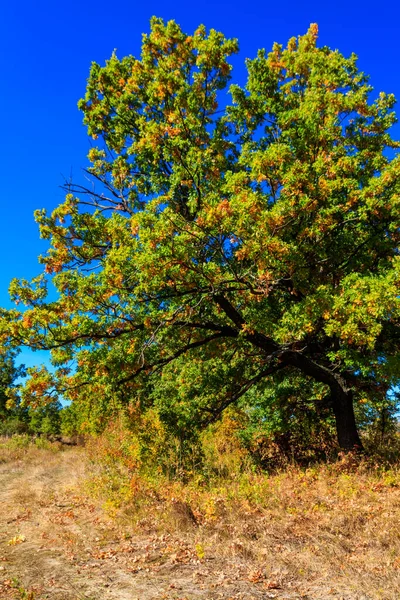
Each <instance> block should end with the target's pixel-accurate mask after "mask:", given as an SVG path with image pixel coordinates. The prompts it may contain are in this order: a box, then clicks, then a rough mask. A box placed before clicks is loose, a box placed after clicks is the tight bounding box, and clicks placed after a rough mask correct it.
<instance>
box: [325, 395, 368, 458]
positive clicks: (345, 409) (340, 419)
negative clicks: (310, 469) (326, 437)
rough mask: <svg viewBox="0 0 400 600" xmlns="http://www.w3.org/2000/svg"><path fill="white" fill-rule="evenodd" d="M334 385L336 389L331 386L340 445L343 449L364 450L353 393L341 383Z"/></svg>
mask: <svg viewBox="0 0 400 600" xmlns="http://www.w3.org/2000/svg"><path fill="white" fill-rule="evenodd" d="M334 387H335V389H332V387H331V396H332V400H333V412H334V414H335V420H336V431H337V436H338V442H339V446H340V447H341V448H342V449H343V450H354V451H356V452H360V451H362V450H363V445H362V442H361V440H360V436H359V435H358V430H357V425H356V419H355V416H354V407H353V393H352V392H351V390H345V389H343V388H342V387H341V386H339V385H337V386H334Z"/></svg>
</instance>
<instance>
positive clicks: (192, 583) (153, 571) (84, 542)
mask: <svg viewBox="0 0 400 600" xmlns="http://www.w3.org/2000/svg"><path fill="white" fill-rule="evenodd" d="M39 454H40V453H39ZM83 476H84V467H83V460H82V449H80V448H74V449H68V450H65V451H62V452H57V453H50V452H43V453H42V456H41V457H40V456H39V455H38V456H37V457H36V459H35V460H30V461H28V462H27V461H25V460H20V461H12V462H6V463H5V464H2V465H0V598H1V599H2V600H3V599H9V598H10V599H11V598H12V599H14V598H20V599H21V600H24V599H25V600H42V599H45V598H46V599H51V600H103V599H104V600H106V599H107V600H113V599H119V600H172V599H175V600H178V599H179V600H192V599H193V600H220V599H226V600H228V599H230V600H251V599H254V600H256V599H259V598H263V599H266V598H279V599H281V600H283V599H287V600H299V599H300V598H303V599H307V598H311V596H308V595H306V594H304V593H301V592H300V591H299V590H294V589H288V590H283V589H278V587H279V586H275V584H274V582H271V581H267V582H266V581H265V580H262V579H261V578H259V577H258V575H257V572H252V571H251V565H250V564H246V561H245V560H243V562H238V561H236V562H235V561H233V560H231V561H228V560H227V559H226V558H218V557H216V556H215V557H212V556H211V557H208V558H206V559H203V560H199V558H198V555H197V553H196V549H195V543H194V541H193V533H192V534H191V535H189V534H188V535H186V534H185V533H184V532H183V533H182V536H179V537H177V536H171V535H162V536H157V535H150V534H149V535H148V536H139V537H137V536H134V537H130V536H129V534H128V533H127V531H126V530H125V531H123V530H121V529H120V528H118V526H117V525H116V524H115V522H113V521H110V519H109V518H107V516H106V515H105V513H104V512H103V511H102V509H101V508H100V507H98V506H95V505H94V504H91V503H90V502H88V500H87V498H86V497H85V495H84V494H83V493H82V490H81V488H82V481H83ZM313 597H314V598H315V596H313Z"/></svg>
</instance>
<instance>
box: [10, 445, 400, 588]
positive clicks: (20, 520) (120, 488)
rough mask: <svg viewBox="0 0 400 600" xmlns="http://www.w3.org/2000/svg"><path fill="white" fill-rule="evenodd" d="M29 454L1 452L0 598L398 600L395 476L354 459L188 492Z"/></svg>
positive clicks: (203, 484) (399, 501) (398, 489)
mask: <svg viewBox="0 0 400 600" xmlns="http://www.w3.org/2000/svg"><path fill="white" fill-rule="evenodd" d="M21 444H22V442H21V441H20V440H19V441H18V440H17V441H14V442H12V443H10V442H9V441H7V442H5V443H0V457H1V459H2V464H0V478H1V481H2V488H1V490H0V495H1V496H2V498H1V501H2V503H3V506H4V507H5V512H4V513H3V515H0V521H1V519H3V520H2V522H1V523H0V525H1V527H0V529H2V530H3V531H4V532H5V534H4V536H5V537H4V540H5V545H4V547H3V549H2V551H1V552H0V558H1V557H2V552H3V557H4V559H5V562H3V563H1V564H2V565H4V566H5V571H2V572H1V573H0V575H1V574H2V573H4V577H3V584H1V579H2V577H1V576H0V597H1V598H3V597H4V598H7V599H8V598H10V599H11V598H12V599H14V598H25V599H27V598H29V600H30V599H31V598H34V599H35V600H42V599H44V598H51V599H52V600H81V599H84V598H86V599H87V598H91V599H93V598H96V600H103V599H106V598H110V599H111V598H113V599H114V598H115V599H118V600H123V599H126V600H132V599H134V598H140V600H155V599H160V600H161V599H170V600H173V599H175V600H178V599H180V600H183V599H186V600H192V599H193V600H194V599H199V600H217V599H226V600H228V599H235V600H236V599H237V600H239V599H243V600H244V599H246V600H251V599H253V600H255V599H258V598H263V599H265V598H277V599H282V600H284V599H287V600H300V599H303V600H334V599H335V600H339V599H340V598H341V599H342V600H378V599H379V600H398V598H399V597H400V530H399V522H400V472H399V471H398V470H397V468H390V469H389V468H387V469H382V468H378V467H376V466H374V465H372V464H371V463H368V462H366V461H364V462H361V463H357V462H353V461H352V460H351V459H349V458H343V459H342V460H341V461H339V462H337V463H334V464H331V465H325V466H319V467H315V468H309V469H299V468H295V467H290V468H288V469H286V470H285V471H282V472H280V473H276V474H273V475H269V476H268V475H265V474H254V473H253V474H252V473H250V472H242V473H237V474H236V475H235V474H234V473H231V475H230V476H229V477H228V476H225V477H215V478H210V479H208V480H207V481H204V479H201V480H198V481H195V480H194V479H192V480H189V481H187V482H186V483H183V482H180V481H168V480H167V479H166V478H163V477H161V476H158V477H155V476H154V474H153V476H152V477H150V475H148V476H147V477H146V475H145V474H139V473H138V472H135V471H132V470H129V468H126V465H124V464H121V463H118V457H116V458H115V457H114V458H115V460H114V462H110V461H106V462H105V463H104V462H102V457H101V455H99V454H97V458H98V461H97V463H96V465H94V463H93V462H92V461H91V459H90V457H89V455H88V451H87V450H85V449H82V448H80V449H72V450H71V449H67V450H65V451H62V452H60V451H59V448H58V449H57V448H55V447H42V448H38V447H37V445H35V444H28V445H26V446H24V447H23V448H21V447H20V446H21ZM93 450H94V449H93V448H92V451H93ZM95 454H96V453H95ZM92 457H93V452H92ZM113 465H114V466H113ZM116 473H117V474H118V478H116V477H115V474H116ZM88 475H89V477H88ZM84 490H86V491H84ZM88 494H89V496H88ZM101 506H103V507H104V508H105V510H103V509H101ZM16 534H23V535H24V536H25V537H26V541H25V542H24V543H21V544H18V545H15V546H13V545H11V546H10V545H8V543H7V540H10V538H12V537H14V536H15V535H16ZM89 575H90V577H89ZM110 582H112V584H110ZM110 586H111V587H110ZM2 594H3V595H2ZM28 594H30V596H29V595H28Z"/></svg>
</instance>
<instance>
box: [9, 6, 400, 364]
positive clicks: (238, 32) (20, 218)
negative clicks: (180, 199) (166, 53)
mask: <svg viewBox="0 0 400 600" xmlns="http://www.w3.org/2000/svg"><path fill="white" fill-rule="evenodd" d="M152 15H156V16H161V17H163V18H164V19H167V20H168V19H175V20H176V21H177V22H178V23H179V24H180V25H181V26H182V27H183V28H184V29H186V31H187V32H188V33H190V32H192V31H193V30H194V29H195V28H196V27H197V26H198V25H199V24H200V23H204V24H205V25H206V26H207V27H209V28H210V27H213V28H215V29H218V30H221V31H222V32H223V33H224V34H225V35H226V36H229V37H237V38H239V42H240V48H241V51H240V54H239V56H238V57H235V58H234V61H233V62H234V73H233V79H234V80H236V81H238V82H239V83H244V79H245V70H244V66H243V63H244V59H245V58H246V57H247V58H252V57H254V56H255V54H256V52H257V49H258V48H260V47H265V48H266V49H269V48H270V47H271V45H272V43H273V42H274V41H277V42H281V43H285V42H286V41H287V39H288V38H290V37H292V36H293V35H298V34H301V33H304V32H305V31H306V30H307V28H308V26H309V24H310V23H311V22H317V23H318V24H319V28H320V44H321V45H328V46H330V47H332V48H338V49H339V50H340V51H341V52H342V53H343V54H345V55H348V54H350V53H351V52H355V53H356V54H357V55H358V56H359V66H360V68H361V69H362V70H364V71H365V72H366V73H368V74H370V76H371V83H372V85H373V86H374V88H375V90H376V92H379V91H386V92H393V93H395V94H396V95H397V97H398V98H399V99H400V78H399V72H400V68H399V65H400V43H399V37H400V36H399V33H400V27H399V25H398V23H399V17H400V6H399V5H398V3H397V2H396V1H395V0H389V1H387V2H385V3H381V4H379V3H376V2H374V3H373V2H371V1H370V0H366V1H364V2H361V0H353V1H345V0H340V1H336V2H335V1H332V2H327V3H325V2H322V1H309V0H303V1H302V2H295V1H286V2H285V1H284V0H281V2H266V1H265V0H264V1H262V0H256V1H251V0H248V1H247V2H236V1H234V0H233V1H231V2H227V1H225V2H220V1H216V2H207V1H206V2H204V1H203V2H197V3H194V2H182V1H178V0H171V1H170V2H160V1H153V2H140V3H139V2H136V1H134V0H133V1H130V2H128V1H126V0H119V1H118V2H115V3H112V2H109V1H108V2H105V1H104V0H97V1H96V2H85V3H83V2H79V1H78V0H71V1H70V2H60V3H58V2H54V1H53V2H49V1H41V0H39V1H36V2H33V1H30V2H28V1H26V0H25V1H24V0H22V1H21V2H19V3H17V4H15V5H14V6H12V5H11V2H10V0H8V2H7V3H3V6H2V9H1V18H0V47H1V48H0V61H1V80H0V92H1V93H0V114H1V115H2V127H1V135H2V143H1V145H0V155H1V156H0V169H1V196H2V202H1V215H2V221H1V223H2V235H1V236H0V305H1V306H10V301H9V298H8V292H7V290H8V285H9V282H10V280H11V278H12V277H18V278H22V277H25V278H30V277H32V276H34V275H36V274H37V273H38V272H39V270H40V266H39V265H38V263H37V256H38V255H39V254H40V253H43V252H45V250H46V245H45V243H44V242H43V241H41V240H40V239H39V236H38V231H37V226H36V224H35V222H34V220H33V211H34V210H35V209H37V208H48V209H51V208H52V207H54V206H56V205H57V204H58V203H59V202H60V201H61V200H62V198H63V192H62V191H61V190H60V189H59V186H60V185H61V184H62V182H63V177H64V176H66V177H69V176H70V175H72V176H73V177H75V178H76V179H78V178H79V177H80V169H81V168H82V166H84V165H85V162H86V154H87V151H88V148H89V141H88V138H87V136H86V132H85V128H84V127H83V125H82V118H81V115H80V113H79V111H78V109H77V107H76V103H77V101H78V99H79V98H80V97H81V96H83V94H84V91H85V82H86V78H87V76H88V72H89V67H90V63H91V62H92V61H96V62H99V63H101V64H103V63H104V61H105V60H106V59H107V58H109V57H110V55H111V53H112V51H113V50H114V49H116V50H117V55H118V56H119V57H120V58H121V57H122V56H124V55H126V54H133V55H138V54H139V52H140V45H141V34H142V33H143V32H147V31H148V29H149V19H150V17H151V16H152ZM398 110H399V114H400V109H398ZM395 135H396V137H400V127H399V126H396V131H395ZM24 360H25V362H26V363H28V364H33V363H34V362H37V359H36V358H35V357H32V356H30V355H29V354H24Z"/></svg>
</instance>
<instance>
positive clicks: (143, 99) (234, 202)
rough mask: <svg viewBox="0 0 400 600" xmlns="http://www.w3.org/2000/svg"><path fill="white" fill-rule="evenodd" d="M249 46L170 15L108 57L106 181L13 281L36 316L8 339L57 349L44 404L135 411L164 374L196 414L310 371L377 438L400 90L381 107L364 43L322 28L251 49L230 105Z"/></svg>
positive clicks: (77, 198)
mask: <svg viewBox="0 0 400 600" xmlns="http://www.w3.org/2000/svg"><path fill="white" fill-rule="evenodd" d="M236 51H237V42H236V41H235V40H227V39H226V38H225V37H224V36H223V35H222V34H221V33H218V32H216V31H214V30H211V31H210V32H209V33H207V32H206V30H205V28H204V27H199V28H198V29H197V30H196V31H195V32H194V34H193V35H190V36H188V35H187V34H185V33H184V32H183V31H182V30H181V29H180V27H179V26H178V25H177V24H176V23H174V22H172V21H171V22H169V23H167V24H165V23H164V22H163V21H162V20H161V19H156V18H153V19H152V21H151V32H150V34H149V35H145V36H144V38H143V46H142V55H141V58H140V59H136V58H134V57H132V56H128V57H126V58H123V59H122V60H119V59H118V58H117V57H116V56H115V55H113V56H112V57H111V59H110V60H109V61H108V62H107V63H106V65H105V66H104V67H100V66H99V65H98V64H93V65H92V68H91V72H90V77H89V80H88V85H87V91H86V96H85V98H84V99H83V100H81V101H80V102H79V107H80V109H81V110H82V111H83V113H84V122H85V123H86V125H87V127H88V132H89V134H90V135H91V136H92V137H93V139H94V140H97V141H96V144H97V145H96V146H95V147H93V148H92V149H91V150H90V152H89V159H90V161H91V165H90V167H89V168H88V170H87V171H88V173H89V175H90V176H91V178H92V182H93V185H92V187H90V188H85V187H83V186H80V185H77V184H73V183H67V185H66V188H67V192H68V193H67V196H66V200H65V202H64V203H62V204H61V205H60V206H59V207H58V208H56V209H55V210H54V212H53V213H52V214H51V215H50V216H48V215H47V214H46V212H45V211H43V210H42V211H39V212H38V213H37V215H36V218H37V220H38V222H39V226H40V231H41V235H42V237H44V238H47V239H50V240H51V248H50V250H49V252H48V254H47V255H46V256H44V257H42V258H41V261H42V263H43V264H44V269H45V273H44V274H43V275H42V276H40V277H39V278H37V279H36V280H34V281H33V282H32V283H28V282H25V281H23V282H14V283H13V284H12V287H11V293H12V297H13V298H14V299H15V300H17V301H22V302H24V303H25V304H26V305H27V306H28V310H26V311H25V312H23V313H18V312H17V311H12V312H10V313H9V314H8V316H7V317H6V318H5V319H4V321H3V330H4V336H7V335H8V336H10V332H11V337H12V338H13V340H14V341H15V343H23V344H27V345H28V346H30V347H32V348H50V349H51V350H52V357H53V358H52V360H53V362H54V364H55V365H56V366H58V367H59V368H58V371H56V373H55V374H54V375H53V374H50V373H49V372H47V371H46V370H45V369H38V370H36V371H34V372H32V373H31V378H30V379H29V381H28V382H27V384H26V386H25V389H24V392H23V395H24V398H25V399H26V400H27V401H30V402H33V403H35V402H37V400H38V398H45V399H47V400H51V399H52V397H53V396H52V394H53V393H54V391H55V390H58V391H61V392H62V393H63V394H64V396H65V397H67V398H69V399H71V400H73V401H74V400H76V399H79V401H80V402H81V403H82V404H84V403H85V402H86V403H90V402H93V403H96V402H104V403H106V404H107V405H110V403H111V404H113V406H116V407H118V406H119V404H122V403H124V402H128V401H129V400H130V399H132V398H139V399H140V401H141V402H143V403H148V402H151V401H152V400H151V398H157V397H159V396H160V393H159V390H160V389H161V388H164V387H167V388H168V393H169V395H170V397H171V402H172V403H173V402H175V404H176V405H177V406H178V405H179V406H180V408H179V411H178V412H179V414H180V415H181V416H180V417H179V418H180V421H179V423H180V425H179V423H178V425H179V426H182V423H183V424H184V423H185V422H186V423H187V424H190V423H191V425H192V426H194V425H196V424H205V423H207V422H209V421H210V420H212V419H215V418H217V417H218V415H219V414H220V413H221V412H222V411H223V410H224V409H225V408H226V407H227V406H228V405H229V404H231V403H234V402H236V401H237V400H238V399H239V398H240V397H241V396H242V395H243V394H245V393H246V392H247V391H248V390H249V389H250V388H252V387H253V386H257V385H262V384H263V382H266V383H268V384H271V381H272V382H273V376H274V374H275V373H277V372H280V373H281V374H285V373H287V374H288V375H289V374H290V376H292V374H293V372H297V373H300V374H302V376H303V377H304V378H306V379H311V380H313V381H314V382H316V383H318V384H321V386H322V389H323V390H324V393H323V394H322V396H323V398H321V399H320V401H321V402H324V405H330V406H331V409H332V410H333V414H334V417H335V422H336V430H337V436H338V441H339V444H340V446H341V447H342V448H344V449H353V448H356V447H361V442H360V438H359V435H358V431H357V427H356V422H355V417H354V409H353V400H354V394H357V393H358V391H359V390H360V389H363V390H366V392H365V393H367V392H368V389H370V390H372V389H373V387H374V385H375V382H376V381H377V380H385V382H386V383H387V384H388V385H393V384H396V383H397V381H398V373H399V364H398V358H397V357H398V350H399V257H398V243H399V206H400V202H399V199H400V196H399V188H400V186H399V172H400V162H399V159H398V157H397V155H396V154H395V149H397V148H398V147H399V144H398V142H395V141H393V140H392V138H391V137H390V135H389V133H388V130H389V129H390V127H391V125H392V124H393V123H394V121H395V116H394V113H393V112H392V108H393V105H394V102H395V100H394V97H393V96H392V95H386V94H383V93H381V94H380V95H379V96H378V98H377V99H376V100H375V101H370V95H371V92H372V88H371V87H370V86H369V84H368V79H367V77H366V76H365V75H364V74H363V73H361V72H360V71H359V70H358V68H357V65H356V57H355V56H354V55H352V56H351V57H350V58H345V57H343V56H342V55H341V54H340V53H339V52H338V51H332V50H330V49H329V48H327V47H322V48H319V47H317V27H316V25H312V26H311V27H310V29H309V31H308V32H307V34H306V35H303V36H300V37H299V38H297V39H296V38H292V39H291V40H289V43H288V45H287V47H286V48H285V49H284V48H283V47H282V46H280V45H279V44H274V46H273V49H272V51H271V52H270V53H269V54H266V53H265V51H264V50H261V51H260V52H259V53H258V55H257V57H256V58H255V59H254V60H249V61H248V62H247V68H248V81H247V84H246V86H245V87H244V88H241V87H239V86H238V85H233V86H232V87H231V88H230V92H231V95H232V99H233V104H232V105H231V106H226V107H225V105H224V102H225V100H223V101H222V104H221V92H222V91H223V90H225V89H226V88H227V86H228V82H229V79H230V72H231V66H230V64H229V62H228V59H229V56H230V55H232V54H233V53H235V52H236ZM48 277H52V279H53V283H54V285H55V286H56V288H57V290H58V292H59V298H58V300H56V301H54V302H49V301H47V300H46V281H47V278H48ZM70 361H75V363H74V366H73V367H72V370H71V366H70ZM146 386H147V387H146ZM317 401H318V399H316V402H317ZM167 413H168V411H167ZM167 413H166V414H167ZM322 413H323V411H322ZM322 413H321V414H322ZM167 417H168V418H170V415H169V416H168V414H167ZM185 419H186V421H185Z"/></svg>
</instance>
